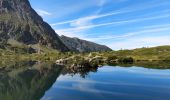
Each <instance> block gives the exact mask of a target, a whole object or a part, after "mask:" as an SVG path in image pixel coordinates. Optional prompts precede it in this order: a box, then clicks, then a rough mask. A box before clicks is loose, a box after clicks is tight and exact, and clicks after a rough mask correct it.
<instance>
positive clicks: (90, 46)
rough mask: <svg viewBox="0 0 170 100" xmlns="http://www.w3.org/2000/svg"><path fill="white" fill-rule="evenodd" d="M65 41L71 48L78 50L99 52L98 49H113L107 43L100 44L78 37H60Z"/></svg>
mask: <svg viewBox="0 0 170 100" xmlns="http://www.w3.org/2000/svg"><path fill="white" fill-rule="evenodd" d="M60 38H61V40H62V41H63V43H64V44H65V45H66V46H67V47H68V48H69V49H70V50H71V51H77V52H97V51H111V50H112V49H110V48H109V47H107V46H105V45H99V44H96V43H93V42H89V41H86V40H81V39H78V38H70V37H66V36H63V35H62V36H61V37H60Z"/></svg>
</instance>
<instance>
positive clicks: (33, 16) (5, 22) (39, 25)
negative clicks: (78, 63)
mask: <svg viewBox="0 0 170 100" xmlns="http://www.w3.org/2000/svg"><path fill="white" fill-rule="evenodd" d="M0 30H1V31H0V41H5V42H7V41H8V40H9V39H14V40H17V41H19V42H21V43H24V44H26V45H32V44H41V45H45V46H47V47H50V48H54V49H57V50H59V51H69V49H68V48H67V47H66V46H65V45H64V44H63V43H62V41H61V40H60V38H59V36H58V35H57V34H56V33H55V31H54V30H53V29H52V28H51V26H50V25H49V24H47V23H46V22H44V21H43V19H42V18H41V16H39V15H38V14H37V13H36V11H35V10H34V9H33V8H32V7H31V5H30V3H29V1H28V0H0Z"/></svg>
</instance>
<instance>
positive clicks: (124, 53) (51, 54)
mask: <svg viewBox="0 0 170 100" xmlns="http://www.w3.org/2000/svg"><path fill="white" fill-rule="evenodd" d="M15 47H16V48H17V52H16V51H14V50H10V49H9V48H7V49H0V56H1V57H0V60H2V59H11V60H16V59H31V60H54V61H55V60H57V59H60V58H67V57H70V56H75V55H78V56H83V57H89V55H91V56H90V57H95V56H102V57H106V58H107V57H109V56H116V57H118V58H120V57H132V58H133V59H135V60H170V46H159V47H153V48H139V49H134V50H119V51H110V52H93V53H90V54H89V53H84V54H75V53H70V52H68V53H61V52H58V51H56V50H53V49H50V48H46V47H41V53H40V54H38V53H34V54H28V53H27V52H24V51H23V48H26V47H25V46H22V45H15ZM32 47H33V48H37V47H38V46H36V45H34V46H32Z"/></svg>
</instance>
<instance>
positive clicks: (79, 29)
mask: <svg viewBox="0 0 170 100" xmlns="http://www.w3.org/2000/svg"><path fill="white" fill-rule="evenodd" d="M167 17H170V15H160V16H154V17H145V18H137V19H130V20H122V21H113V22H108V23H101V24H91V25H85V24H84V25H85V26H83V25H82V24H81V23H80V24H81V25H82V26H81V25H80V26H79V27H75V28H65V29H58V30H56V31H60V32H70V31H82V30H86V29H90V28H95V27H101V26H108V25H120V24H127V23H134V22H140V21H146V20H154V19H160V18H167ZM78 22H79V21H78Z"/></svg>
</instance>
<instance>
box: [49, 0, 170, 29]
mask: <svg viewBox="0 0 170 100" xmlns="http://www.w3.org/2000/svg"><path fill="white" fill-rule="evenodd" d="M120 1H121V0H120ZM122 1H126V0H122ZM97 3H98V5H102V4H105V3H106V0H100V1H98V2H97ZM165 4H167V2H162V3H154V4H152V3H151V4H150V5H148V6H146V4H145V5H135V6H130V7H125V8H123V9H121V10H116V11H113V12H109V13H105V14H96V15H91V16H86V17H82V18H78V19H73V20H68V21H64V22H58V23H53V24H51V25H52V26H56V25H62V24H70V23H73V22H76V21H79V20H82V21H84V20H86V21H91V20H95V19H98V18H103V17H108V16H113V15H117V14H123V13H130V12H135V11H140V10H144V9H149V8H153V7H157V6H161V5H165ZM144 6H145V7H144ZM134 8H136V9H134ZM169 10H170V9H168V10H166V12H169Z"/></svg>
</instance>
